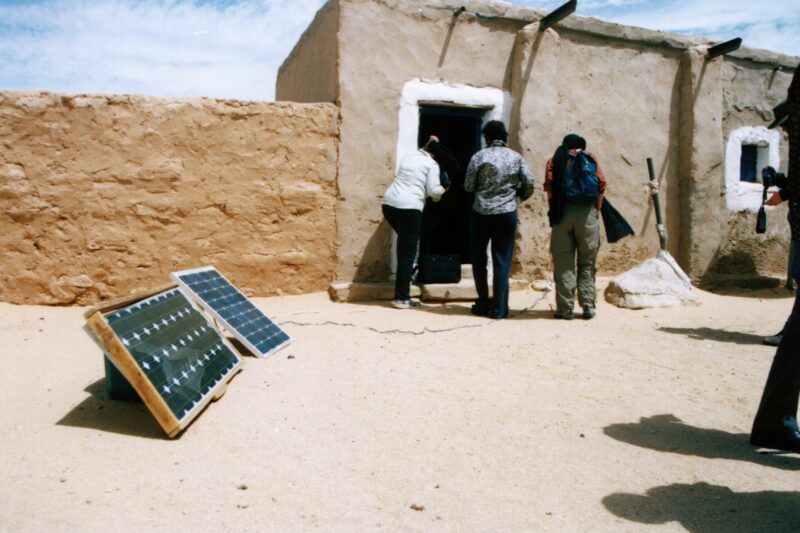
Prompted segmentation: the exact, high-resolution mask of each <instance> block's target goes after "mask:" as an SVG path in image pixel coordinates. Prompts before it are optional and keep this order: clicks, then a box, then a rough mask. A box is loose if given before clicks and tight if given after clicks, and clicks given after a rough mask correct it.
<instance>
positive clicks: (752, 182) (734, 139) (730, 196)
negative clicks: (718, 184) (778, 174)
mask: <svg viewBox="0 0 800 533" xmlns="http://www.w3.org/2000/svg"><path fill="white" fill-rule="evenodd" d="M780 141H781V135H780V133H779V132H778V131H776V130H768V129H767V128H765V127H764V126H747V127H744V128H739V129H736V130H733V131H732V132H731V133H730V134H729V135H728V141H727V144H726V147H725V202H726V204H727V206H728V209H730V210H731V211H756V210H758V208H759V207H760V206H761V192H762V191H761V189H762V187H761V169H762V168H764V167H765V166H767V165H771V166H773V167H775V168H779V167H780V152H779V149H780Z"/></svg>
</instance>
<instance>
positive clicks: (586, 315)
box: [583, 307, 595, 320]
mask: <svg viewBox="0 0 800 533" xmlns="http://www.w3.org/2000/svg"><path fill="white" fill-rule="evenodd" d="M594 316H595V312H594V309H592V308H591V307H584V308H583V319H584V320H591V319H593V318H594Z"/></svg>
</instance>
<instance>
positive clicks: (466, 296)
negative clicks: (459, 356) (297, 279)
mask: <svg viewBox="0 0 800 533" xmlns="http://www.w3.org/2000/svg"><path fill="white" fill-rule="evenodd" d="M508 285H509V289H510V290H512V291H521V290H525V289H527V288H528V286H529V285H530V282H529V281H527V280H524V279H510V280H509V282H508ZM489 290H490V292H491V281H490V286H489ZM328 295H329V296H330V298H331V300H333V301H334V302H363V301H368V300H390V299H391V298H392V296H394V282H392V281H383V282H356V281H334V282H333V283H331V284H330V286H329V287H328ZM411 297H412V298H420V297H421V298H422V300H425V301H438V302H445V301H448V302H451V301H463V300H475V299H476V298H477V297H478V294H477V292H475V283H474V282H473V281H472V280H471V279H462V280H461V282H460V283H437V284H430V285H422V286H421V287H420V286H417V285H412V286H411Z"/></svg>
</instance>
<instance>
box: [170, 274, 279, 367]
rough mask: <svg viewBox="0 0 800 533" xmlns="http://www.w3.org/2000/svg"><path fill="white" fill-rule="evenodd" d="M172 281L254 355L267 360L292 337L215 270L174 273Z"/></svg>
mask: <svg viewBox="0 0 800 533" xmlns="http://www.w3.org/2000/svg"><path fill="white" fill-rule="evenodd" d="M172 277H173V279H175V281H177V282H178V284H179V285H180V286H181V287H182V288H183V289H184V290H185V291H186V292H187V294H188V295H190V296H191V297H193V298H196V300H197V303H198V304H199V305H200V306H201V307H203V308H205V309H206V310H207V311H208V312H209V313H210V314H211V315H212V316H213V317H214V318H216V319H217V320H219V321H220V322H221V323H222V325H223V326H224V327H225V329H227V330H228V331H230V332H231V333H232V334H233V335H234V336H235V337H236V338H237V339H239V340H240V341H241V342H242V343H243V344H244V345H245V346H247V348H248V349H249V350H250V351H251V352H253V353H254V354H255V355H258V356H260V357H267V356H268V355H270V354H271V353H273V352H275V351H277V350H279V349H281V348H283V347H284V346H286V345H287V344H288V343H289V342H291V340H292V338H291V337H289V335H287V334H286V332H285V331H283V330H282V329H281V328H280V326H278V325H277V324H275V323H274V322H273V321H272V320H270V319H269V318H267V316H266V315H265V314H264V313H262V312H261V310H260V309H258V308H257V307H256V306H255V305H253V303H252V302H251V301H250V300H248V299H247V297H246V296H245V295H244V294H242V293H241V292H240V291H239V290H238V289H237V288H236V287H234V286H233V284H231V282H230V281H228V280H227V279H226V278H225V276H223V275H222V274H220V273H219V272H218V271H217V269H215V268H214V267H202V268H196V269H191V270H184V271H181V272H173V273H172Z"/></svg>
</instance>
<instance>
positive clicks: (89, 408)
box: [56, 378, 167, 439]
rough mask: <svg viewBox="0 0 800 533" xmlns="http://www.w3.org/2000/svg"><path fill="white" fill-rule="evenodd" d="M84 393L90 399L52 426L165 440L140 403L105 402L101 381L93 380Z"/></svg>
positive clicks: (151, 417)
mask: <svg viewBox="0 0 800 533" xmlns="http://www.w3.org/2000/svg"><path fill="white" fill-rule="evenodd" d="M84 390H85V391H86V392H88V393H89V394H90V396H89V397H88V398H86V399H85V400H84V401H82V402H81V403H80V404H78V405H77V406H75V407H74V408H73V409H72V410H71V411H70V412H69V413H67V414H66V415H64V417H63V418H62V419H61V420H59V421H58V422H56V425H58V426H70V427H76V428H86V429H96V430H99V431H107V432H110V433H119V434H121V435H129V436H132V437H143V438H147V439H167V435H166V434H165V433H164V431H163V430H162V429H161V427H160V426H159V425H158V423H157V422H156V420H155V418H153V415H151V414H150V411H148V410H147V408H146V407H145V406H144V404H143V403H142V402H123V401H116V400H111V399H109V398H108V395H107V394H106V380H105V378H103V379H99V380H97V381H95V382H94V383H92V384H91V385H89V386H88V387H86V388H85V389H84Z"/></svg>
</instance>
